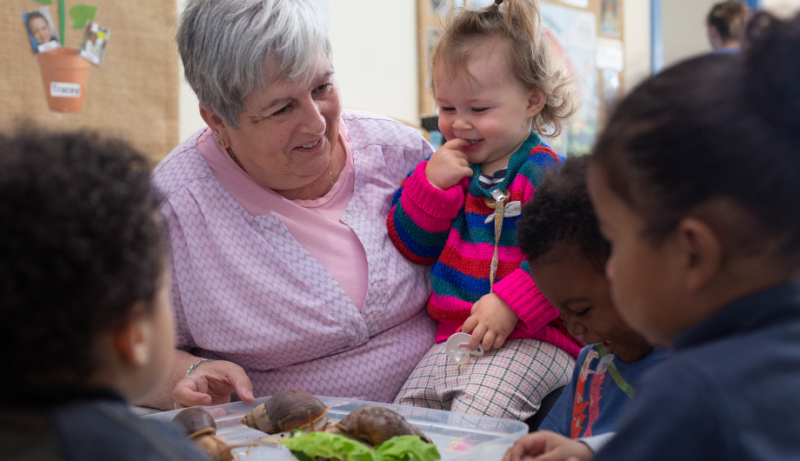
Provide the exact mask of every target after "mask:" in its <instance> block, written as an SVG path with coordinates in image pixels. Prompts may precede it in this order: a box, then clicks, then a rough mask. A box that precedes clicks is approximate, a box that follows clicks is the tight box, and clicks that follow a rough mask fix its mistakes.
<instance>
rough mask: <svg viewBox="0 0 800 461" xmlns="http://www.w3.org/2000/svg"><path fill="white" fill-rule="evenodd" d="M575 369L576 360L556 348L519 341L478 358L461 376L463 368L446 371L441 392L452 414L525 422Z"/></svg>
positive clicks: (530, 340) (445, 404)
mask: <svg viewBox="0 0 800 461" xmlns="http://www.w3.org/2000/svg"><path fill="white" fill-rule="evenodd" d="M574 366H575V359H574V358H572V356H570V355H569V354H567V353H566V352H564V351H563V350H562V349H559V348H557V347H556V346H553V345H552V344H549V343H545V342H542V341H539V340H535V339H514V340H509V341H506V342H505V344H503V347H501V348H500V349H498V350H493V351H489V352H487V353H486V355H485V356H483V357H479V358H475V357H473V358H472V360H470V362H469V363H468V364H467V365H464V366H462V370H460V371H459V372H457V373H453V372H452V370H454V369H457V367H458V366H457V365H455V368H453V367H446V370H447V373H446V374H445V375H444V376H443V377H442V379H440V380H439V381H438V382H437V388H438V392H439V393H440V395H442V399H443V401H444V407H445V408H449V409H450V410H451V411H455V412H459V413H470V414H479V415H486V416H493V417H496V418H508V419H516V420H520V421H522V420H525V419H528V418H530V417H531V416H533V415H534V414H535V413H536V411H537V410H538V409H539V406H540V404H541V402H542V399H543V398H544V397H545V396H546V395H547V394H548V393H550V392H551V391H553V390H555V389H557V388H559V387H561V386H565V385H566V384H567V383H568V382H569V380H570V377H571V376H572V368H573V367H574Z"/></svg>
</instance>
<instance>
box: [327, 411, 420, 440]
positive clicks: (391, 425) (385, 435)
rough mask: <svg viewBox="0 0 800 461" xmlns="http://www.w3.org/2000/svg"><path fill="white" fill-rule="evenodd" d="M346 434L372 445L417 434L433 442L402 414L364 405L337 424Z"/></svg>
mask: <svg viewBox="0 0 800 461" xmlns="http://www.w3.org/2000/svg"><path fill="white" fill-rule="evenodd" d="M337 426H338V427H339V429H341V430H342V431H344V432H345V433H347V434H351V435H353V436H355V437H358V438H361V439H364V440H366V441H367V442H369V443H371V444H372V445H374V446H376V447H377V446H378V445H380V444H382V443H383V442H385V441H387V440H389V439H391V438H392V437H397V436H401V435H418V436H419V438H421V439H422V440H423V441H424V442H427V443H433V442H431V439H429V438H428V437H427V436H426V435H425V434H423V433H422V431H420V430H419V429H417V428H416V426H414V425H413V424H410V423H409V422H408V421H406V420H405V418H403V417H402V416H400V415H399V414H397V413H395V412H394V411H392V410H390V409H388V408H383V407H364V408H359V409H358V410H355V411H353V412H352V413H350V414H349V415H347V416H345V417H344V418H343V419H342V420H341V421H339V423H338V424H337Z"/></svg>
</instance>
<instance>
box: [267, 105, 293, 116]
mask: <svg viewBox="0 0 800 461" xmlns="http://www.w3.org/2000/svg"><path fill="white" fill-rule="evenodd" d="M290 108H291V104H287V105H285V106H283V107H281V108H280V109H278V110H277V111H275V112H273V113H272V115H273V116H275V115H283V114H285V113H286V112H289V109H290Z"/></svg>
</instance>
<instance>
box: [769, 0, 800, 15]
mask: <svg viewBox="0 0 800 461" xmlns="http://www.w3.org/2000/svg"><path fill="white" fill-rule="evenodd" d="M762 2H763V5H762V6H763V7H764V8H765V9H767V10H769V11H772V12H774V13H776V14H780V15H783V16H788V15H790V14H795V13H797V11H798V10H800V0H762Z"/></svg>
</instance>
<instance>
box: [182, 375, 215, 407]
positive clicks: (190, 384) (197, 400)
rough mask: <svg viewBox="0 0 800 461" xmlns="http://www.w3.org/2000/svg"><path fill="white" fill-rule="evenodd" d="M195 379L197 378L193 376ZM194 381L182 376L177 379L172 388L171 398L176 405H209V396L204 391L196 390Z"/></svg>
mask: <svg viewBox="0 0 800 461" xmlns="http://www.w3.org/2000/svg"><path fill="white" fill-rule="evenodd" d="M195 379H197V378H195ZM195 383H196V381H192V380H191V379H188V378H184V379H181V380H180V381H178V384H176V385H175V389H173V390H172V398H173V399H175V402H176V403H177V405H176V407H194V406H197V405H211V396H210V395H208V393H206V392H199V391H198V390H197V384H195Z"/></svg>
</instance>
